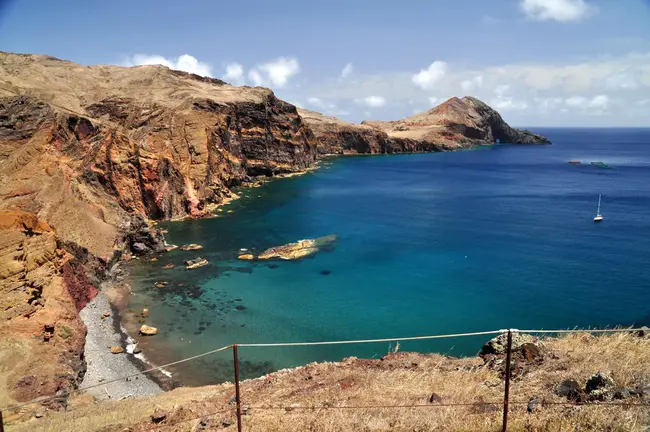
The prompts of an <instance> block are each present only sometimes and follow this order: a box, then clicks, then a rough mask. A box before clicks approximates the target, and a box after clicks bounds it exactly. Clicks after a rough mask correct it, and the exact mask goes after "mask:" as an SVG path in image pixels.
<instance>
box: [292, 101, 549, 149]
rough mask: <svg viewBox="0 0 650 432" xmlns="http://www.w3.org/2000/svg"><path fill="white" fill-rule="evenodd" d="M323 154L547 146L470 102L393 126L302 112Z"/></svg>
mask: <svg viewBox="0 0 650 432" xmlns="http://www.w3.org/2000/svg"><path fill="white" fill-rule="evenodd" d="M300 114H301V116H302V117H303V118H304V119H305V122H306V123H307V124H308V125H309V126H310V127H311V128H312V130H313V131H314V134H315V136H316V138H317V140H318V150H319V152H320V153H322V154H347V153H407V152H408V153H413V152H434V151H450V150H457V149H462V148H469V147H472V146H476V145H481V144H492V143H495V142H500V143H511V144H550V142H549V141H548V140H547V139H546V138H544V137H543V136H541V135H537V134H534V133H532V132H529V131H524V130H519V129H514V128H512V127H510V126H509V125H508V124H507V123H506V122H505V121H504V120H503V118H501V116H500V115H499V113H498V112H496V111H495V110H494V109H492V108H490V107H489V106H488V105H487V104H485V103H484V102H481V101H480V100H478V99H476V98H472V97H464V98H462V99H460V98H451V99H449V100H447V101H446V102H443V103H442V104H440V105H438V106H436V107H434V108H432V109H431V110H429V111H427V112H424V113H421V114H418V115H415V116H412V117H407V118H405V119H402V120H397V121H390V122H384V121H363V122H362V123H361V124H352V123H347V122H345V121H342V120H340V119H337V118H335V117H329V116H324V115H322V114H320V113H315V112H312V111H308V110H302V109H301V110H300Z"/></svg>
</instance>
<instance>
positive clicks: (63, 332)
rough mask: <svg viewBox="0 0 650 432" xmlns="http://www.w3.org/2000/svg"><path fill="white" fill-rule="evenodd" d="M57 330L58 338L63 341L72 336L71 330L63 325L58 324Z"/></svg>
mask: <svg viewBox="0 0 650 432" xmlns="http://www.w3.org/2000/svg"><path fill="white" fill-rule="evenodd" d="M58 330H59V336H61V337H62V338H63V339H68V338H70V337H72V336H73V335H74V332H73V331H72V329H71V328H70V327H68V326H67V325H65V324H59V329H58Z"/></svg>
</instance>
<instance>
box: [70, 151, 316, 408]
mask: <svg viewBox="0 0 650 432" xmlns="http://www.w3.org/2000/svg"><path fill="white" fill-rule="evenodd" d="M318 168H320V164H319V163H318V161H317V162H316V163H315V164H314V166H312V167H310V168H307V169H305V170H301V171H298V172H293V173H285V174H278V175H275V176H273V177H268V178H266V177H265V178H262V179H258V180H257V181H256V182H254V183H248V184H245V185H241V186H240V187H242V188H255V187H260V186H263V185H265V184H266V183H268V182H270V181H272V180H278V179H283V178H291V177H297V176H301V175H304V174H307V173H309V172H311V171H314V170H316V169H318ZM239 198H240V196H239V194H237V193H236V192H234V191H231V195H230V196H229V197H226V199H225V200H224V201H222V202H221V203H219V204H212V205H210V206H209V208H208V209H207V213H206V215H204V216H202V217H199V218H198V219H205V218H213V217H218V215H217V214H216V211H218V209H219V208H220V207H222V206H226V205H227V204H229V203H231V202H232V201H235V200H238V199H239ZM189 219H194V218H193V217H191V216H186V217H182V218H177V219H170V220H168V221H154V220H149V221H148V222H149V225H150V226H156V225H158V223H160V222H181V221H185V220H189ZM155 255H158V254H154V256H155ZM120 261H121V260H120ZM117 264H118V265H117V267H119V262H118V263H117ZM117 267H116V268H115V269H113V270H112V271H113V272H115V270H116V269H117ZM118 270H122V271H123V269H118ZM131 293H132V290H131V287H130V286H128V284H125V282H118V283H116V282H115V281H114V280H112V277H110V276H109V278H108V279H107V280H105V281H104V282H103V283H102V285H101V288H100V290H99V293H98V294H97V296H96V297H95V298H94V299H93V300H91V301H90V302H88V304H87V305H86V306H85V307H84V308H83V309H82V310H81V311H80V312H79V316H80V318H81V320H82V321H83V323H84V324H85V325H86V329H87V333H86V342H85V346H84V355H85V359H86V372H85V374H84V378H83V380H82V382H81V384H80V385H79V388H83V387H86V386H92V385H97V384H100V383H101V382H104V381H110V380H113V379H116V378H119V377H122V376H126V375H133V374H137V373H139V372H142V371H143V370H145V369H151V368H155V367H158V365H156V364H154V363H152V362H150V361H149V360H148V359H147V358H146V356H145V353H144V352H138V353H137V354H134V353H133V352H132V351H133V347H134V345H132V343H133V342H134V337H133V336H132V335H130V334H129V333H128V331H127V330H126V329H125V327H124V326H123V323H122V321H123V317H122V316H121V315H120V310H121V309H122V306H123V303H124V302H125V299H126V297H128V296H129V295H131ZM106 313H109V314H110V315H109V316H105V314H106ZM111 346H119V347H122V348H123V349H124V352H122V353H119V354H113V353H111V352H110V347H111ZM129 351H130V352H129ZM171 379H172V376H171V374H170V372H168V371H165V370H163V369H160V370H159V371H157V372H152V373H151V374H148V375H139V376H136V377H133V378H130V379H128V380H125V381H121V382H120V381H117V382H114V383H110V384H106V385H105V386H98V387H95V388H92V389H89V390H88V391H86V392H85V393H87V394H90V395H91V396H93V397H94V398H95V399H96V400H98V401H100V402H103V401H106V400H122V399H126V398H134V397H145V396H154V395H157V394H160V393H164V392H166V391H168V390H171V388H172V387H173V385H172V386H169V385H167V384H169V383H168V382H167V380H171Z"/></svg>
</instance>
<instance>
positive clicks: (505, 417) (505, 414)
mask: <svg viewBox="0 0 650 432" xmlns="http://www.w3.org/2000/svg"><path fill="white" fill-rule="evenodd" d="M511 351H512V329H509V330H508V348H507V351H506V389H505V391H504V393H503V428H502V429H501V431H502V432H506V431H507V430H508V398H509V397H510V354H511Z"/></svg>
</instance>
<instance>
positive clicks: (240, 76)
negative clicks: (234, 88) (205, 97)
mask: <svg viewBox="0 0 650 432" xmlns="http://www.w3.org/2000/svg"><path fill="white" fill-rule="evenodd" d="M223 79H224V80H226V81H228V82H231V83H233V84H241V83H243V82H244V67H243V66H242V65H240V64H239V63H229V64H228V65H226V73H225V75H224V76H223Z"/></svg>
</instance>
